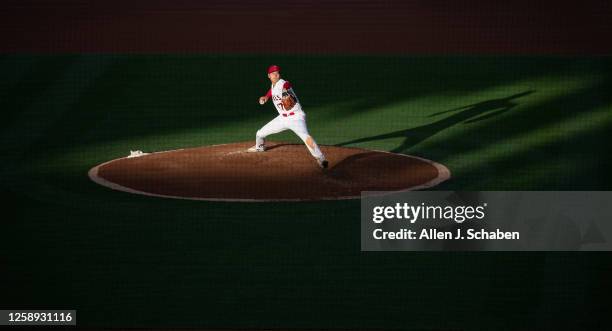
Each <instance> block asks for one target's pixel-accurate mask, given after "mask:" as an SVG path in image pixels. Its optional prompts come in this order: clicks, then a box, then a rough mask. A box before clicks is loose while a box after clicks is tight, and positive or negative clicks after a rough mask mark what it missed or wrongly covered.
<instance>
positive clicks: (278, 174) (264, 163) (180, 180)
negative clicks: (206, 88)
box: [89, 142, 450, 201]
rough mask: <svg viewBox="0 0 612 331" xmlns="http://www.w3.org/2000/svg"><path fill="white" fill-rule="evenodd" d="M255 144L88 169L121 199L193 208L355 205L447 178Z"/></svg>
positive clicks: (405, 159)
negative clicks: (178, 202)
mask: <svg viewBox="0 0 612 331" xmlns="http://www.w3.org/2000/svg"><path fill="white" fill-rule="evenodd" d="M252 145H253V143H252V142H242V143H234V144H226V145H215V146H206V147H199V148H190V149H181V150H175V151H167V152H158V153H151V154H147V155H142V156H139V157H132V158H127V157H126V158H121V159H116V160H112V161H109V162H106V163H103V164H101V165H98V166H96V167H94V168H92V169H91V170H90V171H89V177H90V178H91V179H92V180H93V181H95V182H96V183H98V184H100V185H103V186H106V187H109V188H112V189H116V190H120V191H125V192H131V193H137V194H145V195H151V196H159V197H168V198H182V199H194V200H225V201H281V200H297V201H300V200H330V199H349V198H358V197H359V196H360V194H361V191H399V190H415V189H422V188H427V187H431V186H434V185H437V184H438V183H440V182H442V181H445V180H446V179H448V178H449V177H450V172H449V171H448V169H447V168H446V167H444V166H443V165H441V164H438V163H435V162H432V161H429V160H425V159H421V158H417V157H413V156H408V155H402V154H394V153H388V152H378V151H371V150H366V149H361V148H346V147H334V146H321V150H322V151H323V153H324V154H325V156H326V157H327V159H328V160H329V168H328V169H326V170H323V169H321V168H319V166H318V164H317V162H316V161H315V159H314V158H312V156H310V153H308V150H307V149H306V146H305V145H303V144H285V143H271V142H268V143H267V144H266V145H267V146H268V150H267V151H265V152H260V153H248V152H247V151H246V150H247V149H248V148H249V147H251V146H252Z"/></svg>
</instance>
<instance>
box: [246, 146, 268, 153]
mask: <svg viewBox="0 0 612 331" xmlns="http://www.w3.org/2000/svg"><path fill="white" fill-rule="evenodd" d="M265 151H266V147H265V146H263V145H262V146H253V147H251V148H249V149H247V152H249V153H257V152H265Z"/></svg>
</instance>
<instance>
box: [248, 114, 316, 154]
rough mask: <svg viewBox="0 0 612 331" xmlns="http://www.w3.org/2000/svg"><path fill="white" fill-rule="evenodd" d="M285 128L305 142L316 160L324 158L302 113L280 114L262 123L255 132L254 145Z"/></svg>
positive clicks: (262, 143)
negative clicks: (309, 131) (264, 123)
mask: <svg viewBox="0 0 612 331" xmlns="http://www.w3.org/2000/svg"><path fill="white" fill-rule="evenodd" d="M285 130H291V131H293V132H294V133H295V134H296V135H298V137H300V139H302V141H303V142H304V144H306V147H307V148H308V151H309V152H310V154H312V156H313V157H314V158H316V159H317V160H325V156H324V155H323V153H322V152H321V149H319V145H317V143H316V142H315V141H314V139H313V138H312V136H310V134H309V133H308V128H307V127H306V116H305V115H304V114H300V113H296V114H295V115H293V116H287V117H284V116H282V115H278V116H276V117H275V118H274V119H273V120H271V121H270V122H268V124H266V125H264V126H263V127H262V128H261V129H259V130H258V131H257V134H256V141H255V144H256V146H262V145H264V143H265V138H266V137H267V136H269V135H271V134H275V133H279V132H283V131H285Z"/></svg>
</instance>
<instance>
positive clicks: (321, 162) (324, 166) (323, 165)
mask: <svg viewBox="0 0 612 331" xmlns="http://www.w3.org/2000/svg"><path fill="white" fill-rule="evenodd" d="M317 163H319V167H321V168H322V169H327V167H328V166H329V162H327V160H317Z"/></svg>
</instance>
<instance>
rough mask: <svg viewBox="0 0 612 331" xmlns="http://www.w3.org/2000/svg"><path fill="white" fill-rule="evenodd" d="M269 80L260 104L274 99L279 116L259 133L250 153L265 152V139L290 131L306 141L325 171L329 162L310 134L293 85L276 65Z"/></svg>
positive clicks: (271, 68)
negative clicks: (285, 78) (283, 77)
mask: <svg viewBox="0 0 612 331" xmlns="http://www.w3.org/2000/svg"><path fill="white" fill-rule="evenodd" d="M268 78H269V79H270V82H272V86H271V87H270V89H269V90H268V93H266V95H264V96H262V97H260V98H259V104H260V105H263V104H264V103H266V102H267V101H268V99H270V98H272V103H273V104H274V107H276V110H277V111H278V116H277V117H276V118H274V119H273V120H271V121H270V122H269V123H268V124H266V125H264V126H263V127H262V128H261V129H259V131H257V134H256V140H255V146H253V147H251V148H249V149H248V151H249V152H264V151H265V150H266V146H265V138H266V137H267V136H269V135H271V134H275V133H279V132H282V131H285V130H287V129H289V130H291V131H293V132H294V133H295V134H296V135H298V136H299V137H300V139H302V141H304V144H306V147H307V148H308V151H309V152H310V154H312V156H313V157H314V158H315V159H316V160H317V163H318V164H319V166H320V167H321V168H323V169H325V168H327V166H328V162H327V160H326V159H325V156H324V155H323V153H322V152H321V149H319V146H318V145H317V143H316V142H315V141H314V139H313V138H312V136H311V135H310V134H309V133H308V128H307V127H306V113H304V111H303V110H302V106H301V105H300V100H299V99H298V97H297V96H296V95H295V91H294V90H293V87H292V86H291V83H289V82H288V81H286V80H284V79H282V78H281V76H280V67H279V66H276V65H272V66H270V67H269V68H268Z"/></svg>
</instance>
